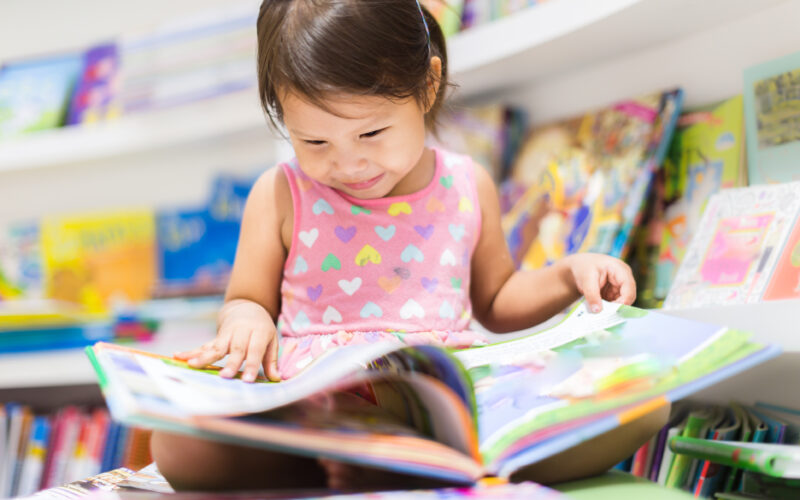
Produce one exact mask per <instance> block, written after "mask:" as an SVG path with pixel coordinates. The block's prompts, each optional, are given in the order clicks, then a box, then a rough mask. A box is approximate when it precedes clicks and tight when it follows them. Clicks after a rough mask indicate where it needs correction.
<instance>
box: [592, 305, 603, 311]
mask: <svg viewBox="0 0 800 500" xmlns="http://www.w3.org/2000/svg"><path fill="white" fill-rule="evenodd" d="M602 309H603V308H602V307H601V306H600V304H595V305H593V306H592V312H593V313H599V312H600V311H601V310H602Z"/></svg>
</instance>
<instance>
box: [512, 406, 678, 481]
mask: <svg viewBox="0 0 800 500" xmlns="http://www.w3.org/2000/svg"><path fill="white" fill-rule="evenodd" d="M669 410H670V405H668V404H665V405H662V406H659V407H658V408H655V409H653V410H652V411H650V412H649V413H645V414H644V415H642V416H640V417H638V418H636V419H634V420H631V421H630V422H628V423H626V424H624V425H621V426H619V427H617V428H616V429H612V430H610V431H608V432H606V433H605V434H601V435H600V436H597V437H595V438H592V439H590V440H589V441H585V442H583V443H581V444H579V445H578V446H575V447H572V448H570V449H568V450H565V451H563V452H561V453H559V454H558V455H555V456H553V457H550V458H548V459H545V460H543V461H542V462H539V463H536V464H533V465H531V466H530V467H526V468H524V469H522V470H520V471H518V472H516V473H514V475H513V476H512V480H513V481H536V482H538V483H543V484H553V483H560V482H563V481H571V480H574V479H581V478H584V477H588V476H594V475H597V474H601V473H603V472H605V471H607V470H608V469H610V468H611V467H613V466H614V465H616V464H618V463H620V462H622V461H623V460H625V459H626V458H628V457H629V456H631V455H633V454H634V452H635V451H636V450H637V449H639V447H640V446H642V445H643V444H644V443H645V442H646V441H647V440H648V439H650V438H651V437H653V434H655V433H656V432H658V431H659V430H660V429H661V428H662V427H664V426H665V425H666V424H667V420H668V419H669Z"/></svg>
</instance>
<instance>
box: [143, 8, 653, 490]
mask: <svg viewBox="0 0 800 500" xmlns="http://www.w3.org/2000/svg"><path fill="white" fill-rule="evenodd" d="M257 30H258V80H259V82H258V83H259V91H260V96H261V100H262V104H263V107H264V109H265V110H266V112H267V114H268V115H269V117H270V119H271V120H272V121H273V124H276V123H280V124H282V125H284V126H285V127H286V130H287V131H288V135H289V138H290V139H291V142H292V146H293V148H294V151H295V154H296V158H294V159H293V160H291V161H290V162H288V163H285V164H282V165H280V166H279V167H278V168H273V169H270V170H268V171H266V172H265V173H264V174H263V175H262V176H261V178H260V179H259V180H258V181H257V182H256V184H255V186H254V187H253V189H252V192H251V193H250V196H249V199H248V201H247V205H246V208H245V212H244V218H243V221H242V228H241V236H240V240H239V245H238V250H237V254H236V260H235V264H234V268H233V273H232V276H231V280H230V284H229V287H228V290H227V295H226V302H225V305H224V307H223V308H222V310H221V312H220V314H219V331H218V335H217V337H216V339H215V340H214V341H213V342H210V343H208V344H205V345H203V346H202V347H200V348H198V349H195V350H193V351H190V352H185V353H180V354H179V355H178V357H179V358H181V359H185V360H188V361H189V363H190V364H191V365H192V366H197V367H201V366H204V365H206V364H209V363H213V362H215V361H218V360H220V359H221V358H223V357H224V356H225V355H228V360H227V362H226V363H225V366H224V369H223V370H222V371H221V373H220V374H221V376H223V377H232V376H234V375H235V374H236V373H237V372H238V371H239V370H240V369H242V368H243V374H242V379H243V380H245V381H253V380H254V379H255V377H256V375H257V373H258V370H259V368H260V367H262V366H263V369H264V371H265V373H266V375H267V376H268V377H269V378H270V379H272V380H280V379H281V378H287V377H291V376H293V375H294V374H296V373H297V372H298V371H299V370H302V369H303V368H304V367H305V366H307V365H308V364H309V363H310V362H311V361H312V360H313V359H314V358H315V357H316V356H318V355H319V354H321V353H322V352H324V351H325V350H327V349H333V348H335V347H336V346H341V345H346V344H353V343H363V342H376V341H391V342H401V343H405V344H420V343H425V344H429V343H430V344H440V345H446V346H448V347H456V348H460V347H470V346H474V345H479V344H482V343H484V342H485V340H484V339H483V338H482V337H481V336H480V335H479V334H477V333H474V332H471V331H469V330H468V329H467V328H468V326H469V322H470V320H471V319H472V318H475V319H477V320H478V321H479V322H481V324H483V325H484V326H486V327H487V328H489V329H490V330H492V331H496V332H508V331H513V330H519V329H523V328H527V327H530V326H532V325H535V324H538V323H540V322H542V321H544V320H546V319H547V318H549V317H551V316H552V315H554V314H555V313H557V312H559V311H561V310H563V309H564V308H565V307H567V306H568V305H569V304H571V303H572V302H574V301H575V300H576V299H578V298H579V297H580V296H581V295H583V296H585V297H586V299H587V300H588V302H589V304H590V306H591V308H593V309H594V310H599V309H600V307H601V302H600V299H601V298H603V299H606V300H612V301H619V302H623V303H626V304H630V303H631V302H632V301H633V299H634V297H635V284H634V280H633V277H632V275H631V271H630V269H629V268H628V266H627V265H625V264H624V263H623V262H621V261H619V260H617V259H614V258H611V257H608V256H604V255H594V254H577V255H572V256H569V257H566V258H564V259H562V260H561V261H560V262H558V263H556V264H555V265H552V266H550V267H547V268H544V269H539V270H536V271H525V272H522V271H515V269H514V266H513V263H512V259H511V256H510V254H509V251H508V249H507V247H506V244H505V240H504V238H503V233H502V230H501V227H500V212H499V205H498V198H497V194H496V191H495V186H494V185H493V183H492V180H491V178H490V177H489V175H488V174H487V172H486V170H484V168H483V167H481V166H480V165H477V164H475V163H474V162H472V161H471V160H470V159H469V158H467V157H464V156H460V155H456V154H453V153H450V152H447V151H444V150H438V149H430V148H427V147H426V146H425V138H426V135H427V131H428V130H429V128H430V127H432V125H433V124H434V122H435V118H436V114H437V111H438V110H439V109H440V108H441V105H442V100H443V96H444V94H445V91H446V89H447V88H448V79H447V54H446V51H445V43H444V38H443V35H442V33H441V31H440V29H439V26H438V25H437V23H436V21H435V20H434V19H433V17H432V16H431V15H430V14H429V13H428V12H427V11H426V10H425V9H423V8H422V7H421V6H420V5H419V3H418V2H417V1H416V0H265V1H264V2H263V4H262V6H261V11H260V13H259V17H258V26H257ZM656 420H658V419H656ZM651 427H652V425H650V424H641V425H639V426H638V427H636V428H635V429H634V432H631V431H630V429H628V431H626V435H625V437H626V438H627V440H629V444H628V445H627V446H626V445H620V444H619V442H618V443H617V446H616V447H615V448H614V447H612V449H611V451H607V452H602V451H601V452H599V456H600V459H599V460H594V461H591V462H590V463H586V464H585V466H584V467H581V466H578V467H576V466H575V465H574V463H573V464H571V465H570V467H564V468H559V467H557V466H555V467H550V468H548V465H547V462H545V463H544V464H543V465H542V466H541V467H540V470H542V471H545V472H546V473H547V475H548V476H547V477H539V478H538V479H540V480H541V479H543V480H550V481H553V480H559V479H564V478H567V477H569V475H570V474H572V475H575V476H580V475H585V474H587V473H591V472H595V471H599V470H603V469H604V468H607V467H608V466H610V465H613V463H614V462H615V461H617V460H619V459H621V458H624V456H625V455H626V454H628V453H630V452H631V451H632V450H633V449H635V447H636V446H638V444H640V443H641V442H643V441H644V440H645V439H646V438H647V434H648V433H649V432H650V431H651V430H655V428H652V429H651ZM605 439H609V438H608V437H607V436H606V437H605ZM590 443H591V442H590ZM152 450H153V456H154V458H155V459H156V462H157V463H158V466H159V468H160V470H161V471H162V473H163V474H164V475H165V476H166V477H167V478H168V479H169V480H170V482H171V483H172V484H173V485H174V486H176V487H177V488H194V489H217V488H222V489H234V488H278V487H309V486H321V485H324V484H326V483H327V484H329V485H331V484H332V485H334V486H347V485H348V484H350V483H349V481H350V480H351V479H353V478H354V477H356V476H359V477H361V476H362V475H361V474H357V473H354V470H356V469H355V468H352V467H346V466H343V465H342V464H337V463H335V462H330V461H327V462H321V463H322V464H323V465H324V467H321V466H320V465H319V464H318V463H317V462H316V461H313V460H310V459H306V458H299V457H293V456H287V455H280V454H277V453H270V452H266V451H263V450H258V449H255V448H247V447H236V446H231V445H223V444H219V443H213V442H205V441H200V440H195V439H191V438H188V437H182V436H177V435H170V434H165V433H159V432H157V433H155V434H154V436H153V440H152ZM576 450H580V448H576ZM573 453H574V452H573ZM594 455H598V452H597V451H595V453H594ZM575 457H582V459H583V460H584V462H585V461H586V458H585V455H581V454H580V453H578V454H577V455H572V458H570V455H567V459H569V460H573V459H574V458H575ZM556 459H557V460H555V461H554V462H552V461H551V463H554V464H558V463H560V462H559V460H564V459H565V458H564V456H561V458H560V459H559V457H556ZM559 471H561V472H559ZM407 484H408V485H410V484H411V483H407Z"/></svg>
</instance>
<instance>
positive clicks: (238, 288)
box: [175, 168, 292, 382]
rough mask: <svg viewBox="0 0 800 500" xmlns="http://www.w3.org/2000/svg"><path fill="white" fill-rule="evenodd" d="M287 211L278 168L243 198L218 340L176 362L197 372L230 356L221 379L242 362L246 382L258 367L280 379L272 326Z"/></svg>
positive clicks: (282, 176)
mask: <svg viewBox="0 0 800 500" xmlns="http://www.w3.org/2000/svg"><path fill="white" fill-rule="evenodd" d="M291 209H292V201H291V192H290V191H289V184H288V181H287V179H286V176H285V174H284V173H283V171H282V170H281V169H280V168H273V169H270V170H268V171H267V172H265V173H264V174H263V175H262V176H261V177H260V178H259V179H258V181H256V183H255V185H254V186H253V189H252V190H251V191H250V195H249V196H248V197H247V203H246V205H245V208H244V215H243V217H242V226H241V230H240V234H239V242H238V245H237V247H236V258H235V260H234V264H233V270H232V271H231V278H230V282H229V284H228V289H227V292H226V294H225V305H224V306H223V307H222V309H221V310H220V312H219V316H218V321H217V328H218V330H217V337H216V338H215V339H214V340H213V341H211V342H208V343H206V344H204V345H202V346H201V347H199V348H197V349H194V350H192V351H187V352H181V353H177V354H176V355H175V356H176V357H177V358H179V359H185V360H188V361H189V364H190V365H192V366H196V367H201V366H205V365H207V364H209V363H213V362H215V361H218V360H220V359H222V358H223V357H224V356H225V355H228V354H229V355H230V356H229V357H228V360H227V362H226V364H225V367H224V368H223V370H222V371H221V372H220V375H222V376H223V377H232V376H234V375H235V374H236V373H237V372H238V371H239V368H240V367H241V366H242V363H244V373H243V374H242V379H243V380H245V381H248V382H249V381H253V380H254V379H255V377H256V375H257V374H258V369H259V366H262V365H263V367H264V372H265V373H266V375H267V376H268V377H269V378H270V379H272V380H280V376H279V374H278V370H277V359H278V338H277V332H276V329H275V322H276V321H277V317H278V312H279V310H280V285H281V273H282V271H283V265H284V262H285V260H286V254H287V251H286V248H287V246H286V244H285V242H287V241H288V242H290V241H291V221H292V216H291V215H292V214H291ZM287 236H288V237H287Z"/></svg>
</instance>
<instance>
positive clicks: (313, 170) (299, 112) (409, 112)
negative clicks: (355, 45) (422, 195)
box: [281, 94, 425, 199]
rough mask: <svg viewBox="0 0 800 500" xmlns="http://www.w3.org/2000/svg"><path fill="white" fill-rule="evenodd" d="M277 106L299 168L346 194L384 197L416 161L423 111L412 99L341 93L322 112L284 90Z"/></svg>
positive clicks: (418, 161)
mask: <svg viewBox="0 0 800 500" xmlns="http://www.w3.org/2000/svg"><path fill="white" fill-rule="evenodd" d="M281 106H282V108H283V121H284V124H285V125H286V128H287V130H288V132H289V137H290V138H291V141H292V145H293V146H294V151H295V154H296V155H297V159H298V161H299V164H300V167H301V168H302V170H303V172H305V173H306V175H308V176H309V177H311V178H312V179H314V180H316V181H317V182H320V183H322V184H325V185H327V186H330V187H332V188H334V189H338V190H339V191H343V192H345V193H347V194H349V195H350V196H353V197H355V198H361V199H369V198H380V197H383V196H386V195H388V194H389V193H390V192H391V191H392V189H393V188H394V187H395V186H396V185H397V184H398V183H399V182H400V181H401V180H403V179H404V178H405V177H406V176H407V175H408V174H409V173H411V172H412V171H414V169H415V167H417V166H418V165H419V164H421V158H422V153H423V151H424V149H425V113H424V110H423V109H422V106H421V105H420V104H419V103H418V102H417V101H416V100H415V99H413V98H409V99H405V100H403V101H393V100H389V99H386V98H384V97H378V96H349V95H343V96H340V97H337V98H333V99H328V100H327V101H326V106H327V107H328V108H329V109H328V110H324V109H322V108H320V107H318V106H315V105H314V104H311V103H309V102H308V101H306V100H303V99H302V98H300V97H298V96H296V95H294V94H286V95H285V96H284V98H283V99H281Z"/></svg>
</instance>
